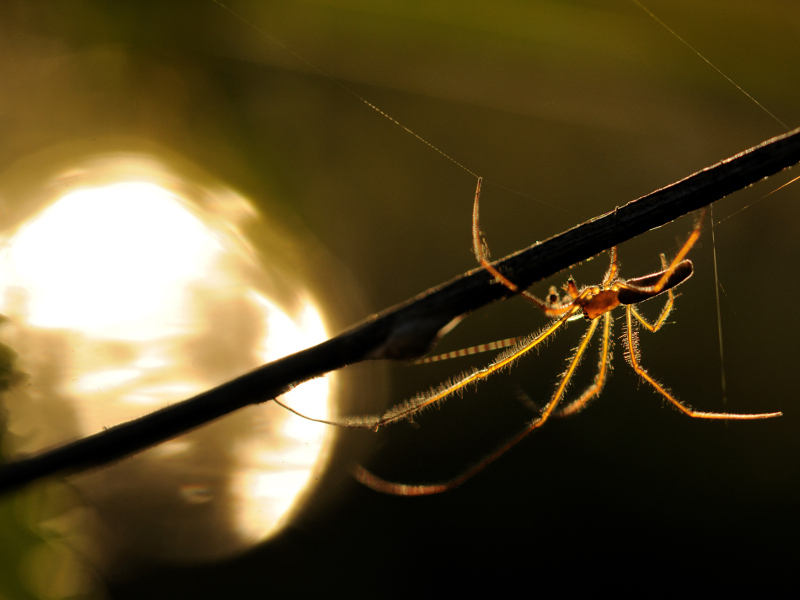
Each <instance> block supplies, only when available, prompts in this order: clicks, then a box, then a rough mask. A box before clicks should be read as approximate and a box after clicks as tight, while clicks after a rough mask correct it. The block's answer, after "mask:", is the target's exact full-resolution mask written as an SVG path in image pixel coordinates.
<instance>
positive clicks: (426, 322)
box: [0, 129, 800, 492]
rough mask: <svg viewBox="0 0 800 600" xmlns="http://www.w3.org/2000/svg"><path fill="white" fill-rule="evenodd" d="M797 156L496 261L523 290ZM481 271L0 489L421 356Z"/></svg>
mask: <svg viewBox="0 0 800 600" xmlns="http://www.w3.org/2000/svg"><path fill="white" fill-rule="evenodd" d="M798 161H800V129H798V130H795V131H793V132H791V133H788V134H786V135H782V136H779V137H776V138H773V139H771V140H769V141H767V142H764V143H762V144H760V145H759V146H756V147H754V148H751V149H749V150H746V151H745V152H742V153H740V154H737V155H736V156H734V157H732V158H729V159H727V160H724V161H722V162H720V163H718V164H716V165H714V166H713V167H709V168H707V169H704V170H703V171H700V172H699V173H695V174H694V175H691V176H690V177H687V178H686V179H683V180H682V181H679V182H677V183H674V184H672V185H670V186H668V187H665V188H663V189H661V190H658V191H655V192H653V193H651V194H648V195H647V196H644V197H643V198H639V199H638V200H634V201H632V202H629V203H628V204H626V205H625V206H623V207H621V208H617V209H616V210H614V211H612V212H610V213H607V214H605V215H602V216H600V217H596V218H594V219H591V220H589V221H587V222H585V223H582V224H581V225H578V226H576V227H574V228H572V229H570V230H569V231H565V232H564V233H562V234H559V235H557V236H554V237H552V238H550V239H548V240H546V241H544V242H540V243H538V244H536V245H534V246H531V247H529V248H526V249H525V250H521V251H519V252H516V253H514V254H512V255H510V256H508V257H506V258H504V259H502V260H500V261H497V262H496V263H494V264H495V266H496V267H497V268H498V269H499V270H500V271H502V272H503V273H504V274H505V275H506V276H507V277H508V278H509V279H511V280H513V281H514V282H516V283H517V285H518V286H519V287H520V288H521V289H525V288H526V287H528V286H529V285H531V284H532V283H534V282H536V281H540V280H541V279H544V278H545V277H548V276H550V275H553V274H555V273H557V272H558V271H561V270H562V269H565V268H567V267H569V266H570V265H573V264H575V263H578V262H580V261H582V260H586V259H588V258H590V257H592V256H595V255H596V254H599V253H600V252H603V251H604V250H607V249H608V248H611V247H612V246H615V245H617V244H620V243H622V242H624V241H626V240H629V239H631V238H633V237H635V236H637V235H640V234H642V233H644V232H646V231H649V230H650V229H653V228H654V227H659V226H661V225H664V224H666V223H668V222H670V221H672V220H674V219H676V218H678V217H680V216H681V215H684V214H686V213H688V212H690V211H692V210H695V209H698V208H701V207H703V206H706V205H708V204H710V203H712V202H714V201H716V200H719V199H720V198H723V197H724V196H726V195H728V194H730V193H732V192H735V191H737V190H740V189H742V188H744V187H746V186H748V185H751V184H753V183H755V182H757V181H759V180H760V179H763V178H764V177H768V176H770V175H773V174H775V173H777V172H778V171H781V170H782V169H785V168H786V167H789V166H791V165H794V164H796V163H797V162H798ZM510 295H511V292H510V291H509V290H508V289H507V288H506V287H505V286H502V285H497V284H495V282H494V279H493V277H492V276H491V275H490V274H489V273H488V272H487V271H486V270H484V269H475V270H473V271H470V272H468V273H465V274H463V275H461V276H459V277H457V278H455V279H454V280H452V281H450V282H448V283H445V284H444V285H441V286H438V287H436V288H432V289H430V290H428V291H426V292H424V293H422V294H420V295H419V296H417V297H416V298H413V299H411V300H409V301H407V302H404V303H403V304H400V305H398V306H395V307H393V308H390V309H388V310H386V311H384V312H382V313H380V314H378V315H374V316H372V317H370V318H368V319H367V320H366V321H364V322H363V323H361V324H359V325H356V326H355V327H353V328H352V329H350V330H348V331H345V332H344V333H342V334H340V335H337V336H336V337H334V338H331V339H329V340H327V341H326V342H323V343H321V344H318V345H317V346H314V347H312V348H308V349H307V350H303V351H301V352H297V353H295V354H292V355H290V356H286V357H284V358H281V359H280V360H276V361H274V362H272V363H269V364H266V365H264V366H262V367H259V368H258V369H255V370H254V371H251V372H249V373H247V374H245V375H242V376H241V377H237V378H236V379H234V380H232V381H229V382H227V383H224V384H222V385H220V386H218V387H215V388H213V389H210V390H208V391H206V392H203V393H202V394H199V395H197V396H195V397H193V398H190V399H188V400H185V401H183V402H180V403H177V404H172V405H170V406H167V407H165V408H162V409H160V410H157V411H155V412H153V413H151V414H149V415H147V416H144V417H141V418H139V419H135V420H133V421H128V422H126V423H121V424H119V425H116V426H114V427H111V428H109V429H107V430H104V431H102V432H100V433H96V434H94V435H90V436H88V437H85V438H83V439H80V440H77V441H75V442H71V443H69V444H66V445H64V446H61V447H59V448H56V449H53V450H49V451H44V452H42V453H40V454H38V455H36V456H32V457H29V458H25V459H21V460H18V461H16V462H13V463H10V464H7V465H4V466H2V467H0V492H4V491H9V490H12V489H15V488H17V487H20V486H22V485H24V484H26V483H30V482H32V481H35V480H37V479H39V478H42V477H47V476H50V475H54V474H59V475H67V474H70V473H75V472H78V471H82V470H85V469H89V468H92V467H97V466H100V465H104V464H108V463H110V462H113V461H115V460H118V459H120V458H123V457H125V456H128V455H130V454H133V453H136V452H139V451H141V450H144V449H146V448H148V447H150V446H153V445H156V444H158V443H161V442H164V441H166V440H169V439H171V438H173V437H175V436H177V435H180V434H182V433H186V432H187V431H190V430H192V429H194V428H196V427H199V426H200V425H203V424H205V423H208V422H210V421H213V420H214V419H217V418H219V417H221V416H224V415H226V414H228V413H231V412H233V411H235V410H238V409H239V408H242V407H244V406H248V405H250V404H258V403H260V402H265V401H267V400H271V399H273V398H275V397H277V396H279V395H280V394H282V393H284V392H286V391H287V390H288V389H290V388H291V387H293V386H294V385H297V384H299V383H301V382H303V381H306V380H308V379H311V378H314V377H319V376H321V375H324V374H325V373H328V372H330V371H334V370H336V369H340V368H342V367H344V366H346V365H349V364H353V363H356V362H360V361H363V360H373V359H400V360H404V359H412V358H416V357H418V356H421V355H422V354H424V353H425V352H426V351H427V350H428V349H429V347H430V346H431V344H432V343H433V342H434V341H435V340H436V338H437V336H438V334H439V332H440V331H441V330H442V329H443V328H445V327H446V326H447V325H448V324H450V323H451V322H452V321H453V320H454V319H458V318H460V317H463V316H464V315H466V314H467V313H469V312H471V311H474V310H476V309H478V308H480V307H482V306H484V305H486V304H488V303H490V302H493V301H495V300H499V299H502V298H505V297H507V296H510Z"/></svg>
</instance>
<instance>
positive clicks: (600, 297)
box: [277, 178, 782, 496]
mask: <svg viewBox="0 0 800 600" xmlns="http://www.w3.org/2000/svg"><path fill="white" fill-rule="evenodd" d="M481 182H482V179H481V178H478V184H477V187H476V190H475V202H474V206H473V213H472V238H473V251H474V253H475V258H476V259H477V260H478V263H479V264H480V265H481V266H482V267H483V268H484V269H486V270H487V271H488V272H489V273H490V274H491V275H492V276H493V277H494V278H495V280H496V281H497V282H498V283H499V284H501V285H504V286H506V287H507V288H509V289H510V290H511V291H512V292H514V293H519V294H521V295H522V296H524V297H525V298H526V299H527V300H529V301H530V302H531V303H533V304H534V306H536V307H537V308H539V309H540V310H542V312H544V314H545V315H546V316H548V317H551V318H552V319H553V320H552V322H551V323H550V324H548V325H547V326H545V327H544V328H543V329H542V330H541V331H539V332H538V333H535V334H533V335H531V336H529V337H527V338H524V339H523V340H522V341H521V342H519V343H518V344H517V345H516V346H514V347H513V348H511V349H509V350H507V351H506V352H504V353H503V354H501V355H499V356H498V357H497V358H495V359H494V360H493V361H492V362H491V363H489V364H488V365H487V366H485V367H483V368H481V369H476V370H474V371H471V372H467V373H464V374H462V375H461V376H459V377H457V378H456V379H454V380H452V381H449V382H447V383H444V384H442V385H441V386H439V387H438V388H433V389H432V390H430V391H429V392H427V393H424V394H419V395H418V396H416V397H415V398H412V399H411V400H407V401H406V402H404V403H402V404H399V405H397V406H395V407H393V408H390V409H389V410H388V411H387V412H385V413H384V414H383V415H375V416H365V417H351V418H346V419H344V420H342V421H325V420H318V419H311V420H315V421H318V422H321V423H327V424H330V425H337V426H342V427H351V428H363V429H377V428H378V427H381V426H383V425H387V424H389V423H393V422H395V421H400V420H403V419H411V418H412V417H413V416H414V415H415V414H416V413H417V412H419V411H421V410H422V409H424V408H426V407H428V406H431V405H432V404H434V403H436V402H439V401H442V400H444V399H446V398H448V397H449V396H451V395H453V394H455V393H457V392H460V391H462V390H463V389H464V388H465V387H466V386H468V385H469V384H471V383H475V382H478V381H480V380H482V379H485V378H487V377H489V376H490V375H492V374H493V373H496V372H498V371H500V370H502V369H503V368H505V367H508V366H510V365H512V364H513V363H514V362H515V361H516V360H518V359H519V358H520V357H522V356H523V355H525V354H527V353H528V352H530V351H531V350H533V349H534V348H537V347H538V346H539V345H540V344H541V343H542V342H544V341H545V340H547V339H548V338H549V337H550V336H551V335H553V334H554V333H555V332H556V331H558V330H559V329H560V328H561V327H562V326H563V325H565V324H566V323H567V322H568V321H571V320H574V319H575V318H578V317H580V316H581V315H582V316H583V317H584V319H585V320H586V321H588V322H589V326H588V328H587V330H586V332H585V333H584V334H583V337H582V338H581V341H580V343H579V344H578V347H577V348H576V349H575V351H574V353H573V355H572V358H571V359H570V361H569V366H568V367H567V369H566V371H565V372H564V374H563V375H562V376H561V380H560V381H559V383H558V385H557V386H556V390H555V392H554V393H553V395H552V396H551V398H550V400H549V401H548V402H547V404H545V406H544V407H543V408H542V409H541V411H540V413H539V415H538V416H537V417H536V418H535V419H533V420H532V421H530V422H529V423H527V425H526V426H525V428H524V429H522V430H521V431H520V432H519V433H517V434H516V435H515V436H513V437H512V438H511V439H509V440H508V441H506V442H505V443H504V444H502V445H501V446H500V447H499V448H497V449H496V450H494V451H493V452H492V453H490V454H489V455H487V456H485V457H484V458H482V459H481V460H480V461H478V462H477V463H476V464H474V465H473V466H471V467H469V468H468V469H467V470H466V471H464V472H462V473H461V474H460V475H457V476H456V477H454V478H452V479H450V480H448V481H444V482H441V483H435V484H421V485H409V484H403V483H394V482H390V481H387V480H385V479H382V478H380V477H378V476H377V475H374V474H373V473H371V472H370V471H368V470H366V469H364V468H363V467H361V466H357V467H355V477H356V479H358V480H359V481H360V482H361V483H363V484H365V485H367V486H368V487H370V488H372V489H374V490H376V491H379V492H383V493H387V494H394V495H400V496H420V495H428V494H436V493H440V492H445V491H447V490H450V489H453V488H455V487H456V486H458V485H460V484H462V483H463V482H465V481H466V480H468V479H470V478H471V477H473V476H474V475H476V474H477V473H478V472H480V471H481V470H483V469H484V468H485V467H486V466H488V465H489V464H490V463H492V462H493V461H494V460H495V459H497V458H498V457H499V456H501V455H502V454H504V453H505V452H507V451H508V450H509V449H511V448H512V447H513V446H515V445H516V444H518V443H519V442H520V441H521V440H522V439H523V438H525V437H526V436H527V435H528V434H530V433H531V432H532V431H534V430H535V429H538V428H539V427H541V426H542V425H544V423H545V422H546V421H547V420H548V419H549V418H550V417H551V416H553V415H554V414H558V415H559V416H566V415H570V414H573V413H576V412H578V411H579V410H581V409H582V408H584V407H585V406H586V404H587V403H588V402H589V401H590V400H592V399H593V398H596V397H597V396H598V395H599V394H600V392H601V391H602V389H603V385H604V384H605V382H606V379H607V378H608V371H609V359H610V350H611V339H612V338H611V331H612V325H613V317H612V316H611V311H612V310H613V309H615V308H617V307H618V306H625V325H626V329H625V334H624V336H623V341H624V345H625V358H626V360H627V362H628V363H629V364H630V365H631V367H632V368H633V370H634V371H636V373H637V374H638V375H639V377H641V378H642V379H643V380H644V381H646V382H647V383H648V384H649V385H651V386H652V387H653V388H654V389H655V390H656V392H658V393H659V394H661V396H662V397H663V398H665V399H666V400H667V401H668V402H669V403H671V404H672V405H673V406H674V407H675V408H677V409H678V410H679V411H681V412H682V413H684V414H685V415H687V416H689V417H693V418H697V419H717V420H753V419H769V418H772V417H779V416H781V415H782V413H781V412H770V413H755V414H739V413H717V412H702V411H696V410H694V409H692V408H690V407H689V406H687V405H686V404H684V403H682V402H681V401H680V400H678V399H677V398H675V397H674V396H673V395H672V394H671V393H670V392H669V390H667V388H665V387H664V386H663V385H661V384H660V383H658V382H657V381H656V380H655V379H654V378H653V377H652V376H651V375H650V374H649V373H648V372H647V371H646V370H645V369H644V368H643V367H642V365H641V363H640V356H639V347H638V336H637V330H636V326H637V325H636V322H638V323H639V324H641V325H642V326H643V327H644V328H645V329H647V330H648V331H652V332H656V331H658V330H659V329H661V327H662V326H663V325H664V323H665V322H666V319H667V317H668V316H669V314H670V311H671V310H672V306H673V303H674V301H675V297H674V294H673V289H674V288H675V287H676V286H678V285H679V284H680V283H683V282H684V281H686V280H687V279H688V278H689V277H691V276H692V273H693V266H692V262H691V261H690V260H688V259H686V255H687V254H688V253H689V251H690V250H691V249H692V247H693V246H694V244H695V243H696V242H697V240H698V239H699V237H700V233H701V230H702V222H703V218H704V217H705V214H706V210H707V209H704V210H703V212H702V214H701V216H700V218H699V219H698V220H697V223H696V224H695V227H694V229H693V230H692V233H691V234H690V235H689V238H688V239H687V240H686V242H685V243H684V244H683V246H682V247H681V249H680V250H679V251H678V254H677V255H676V256H675V258H673V259H672V261H671V262H667V260H666V258H665V256H664V255H663V254H662V255H661V265H662V270H661V271H657V272H655V273H651V274H649V275H644V276H642V277H637V278H634V279H627V280H625V279H622V278H620V277H619V263H618V260H617V248H616V246H614V247H613V248H611V250H610V255H611V263H610V266H609V268H608V270H607V271H606V274H605V276H604V277H603V281H602V283H600V284H599V285H592V286H587V287H584V288H581V289H579V288H578V286H577V285H576V283H575V281H574V280H573V279H572V277H570V278H569V279H568V280H567V283H566V285H565V286H564V289H565V291H566V294H565V295H564V297H563V298H561V297H559V294H558V292H557V290H556V289H555V287H551V288H550V291H549V293H548V296H547V300H541V299H539V298H537V297H536V296H534V295H533V294H531V293H529V292H527V291H524V290H520V289H519V288H518V287H517V285H516V284H514V283H513V282H512V281H510V280H509V279H508V278H507V277H506V276H505V275H503V274H502V273H500V271H498V270H497V269H496V268H495V267H494V266H493V265H492V264H491V263H490V262H489V260H488V258H487V257H488V248H487V245H486V242H485V240H484V238H483V235H482V234H481V231H480V226H479V214H478V206H479V200H480V192H481ZM665 292H666V293H667V301H666V303H665V304H664V307H663V308H662V309H661V313H660V314H659V316H658V318H657V319H656V320H655V322H653V323H651V322H650V321H648V320H647V319H646V318H645V317H643V316H642V315H641V314H640V313H639V311H638V310H636V306H635V305H636V304H638V303H639V302H643V301H644V300H648V299H650V298H653V297H654V296H658V295H660V294H663V293H665ZM601 321H602V330H603V332H602V340H601V344H600V359H599V363H598V370H597V374H596V375H595V377H594V380H593V381H592V383H591V384H590V385H589V387H588V388H587V389H586V390H585V391H584V392H583V393H582V394H581V395H580V396H579V397H578V398H576V399H575V400H573V401H571V402H570V403H568V404H566V405H565V406H563V407H562V408H560V410H558V411H557V410H556V409H557V408H558V407H559V406H560V405H561V404H562V401H563V399H564V394H565V391H566V389H567V386H568V385H569V382H570V380H571V379H572V376H573V375H574V373H575V371H576V369H577V368H578V364H579V363H580V361H581V359H582V358H583V355H584V354H585V352H586V348H587V347H588V346H589V343H590V342H591V340H592V338H593V337H594V335H595V333H596V331H597V328H598V327H599V326H600V322H601ZM454 354H460V353H454ZM277 402H278V403H279V404H281V406H283V407H284V408H287V409H288V410H290V411H292V412H295V414H298V415H300V413H297V411H294V410H293V409H292V408H290V407H288V406H286V405H284V404H282V403H280V402H279V401H277ZM300 416H304V415H300ZM305 418H308V417H305Z"/></svg>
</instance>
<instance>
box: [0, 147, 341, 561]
mask: <svg viewBox="0 0 800 600" xmlns="http://www.w3.org/2000/svg"><path fill="white" fill-rule="evenodd" d="M65 182H66V183H68V185H65ZM46 187H47V189H48V190H51V191H54V192H53V193H49V192H48V193H47V194H44V195H45V196H47V195H48V194H49V195H50V196H52V197H51V198H50V199H48V200H47V201H45V202H42V203H41V206H40V207H39V208H38V209H37V210H35V211H32V214H31V215H30V216H29V217H27V218H26V219H25V220H24V222H22V223H20V224H18V225H17V226H16V227H15V228H14V229H13V230H12V231H11V232H9V233H8V234H7V235H6V236H5V238H4V239H3V243H2V248H0V282H2V286H1V287H0V313H2V314H3V316H4V317H5V318H6V321H4V322H3V324H2V329H0V335H1V336H2V343H3V344H5V346H6V348H7V349H9V350H10V351H12V352H13V353H16V359H15V362H14V366H13V372H12V373H10V374H7V375H8V378H9V379H8V380H9V381H10V382H11V384H10V388H9V389H8V390H7V391H6V392H5V393H4V395H3V401H4V404H5V407H6V409H7V411H8V414H9V420H8V433H7V435H6V436H5V438H4V445H5V448H4V450H5V451H6V453H7V454H8V455H11V456H13V455H16V454H19V453H28V452H35V451H39V450H41V449H43V448H46V447H50V446H53V445H56V444H59V443H63V442H65V441H68V440H71V439H76V438H79V437H82V436H85V435H89V434H92V433H96V432H98V431H100V430H102V429H103V428H105V427H108V426H111V425H114V424H116V423H120V422H122V421H126V420H129V419H132V418H135V417H137V416H140V415H142V414H145V413H147V412H149V411H152V410H154V409H156V408H158V407H161V406H164V405H166V404H168V403H172V402H177V401H180V400H182V399H185V398H187V397H189V396H191V395H194V394H197V393H199V392H202V391H204V390H206V389H208V388H210V387H212V386H215V385H217V384H220V383H223V382H224V381H227V380H229V379H231V378H233V377H236V376H237V375H240V374H242V373H244V372H246V371H248V370H251V369H253V368H255V367H257V366H259V365H260V364H263V363H264V362H267V361H270V360H274V359H276V358H278V357H280V356H284V355H286V354H289V353H291V352H295V351H297V350H300V349H302V348H304V347H308V346H310V345H313V344H315V343H318V342H320V341H322V340H324V339H326V337H327V333H326V329H325V324H324V322H323V317H322V315H321V310H320V308H319V307H318V306H317V304H316V302H315V301H314V300H313V299H312V298H311V296H310V294H309V293H308V292H306V291H305V290H304V286H303V282H302V281H297V280H292V279H291V277H290V276H289V275H287V272H288V273H290V274H291V270H290V269H289V268H288V267H287V265H286V264H282V262H283V263H285V261H286V258H287V257H286V256H278V257H272V256H270V257H264V258H263V259H259V258H256V257H257V256H258V253H257V252H255V250H254V249H253V246H252V244H251V243H250V241H249V240H248V239H247V238H246V237H245V235H244V233H243V231H244V225H245V222H247V224H248V226H250V227H251V229H252V222H253V218H254V215H255V210H254V209H253V207H252V205H251V204H250V203H249V202H248V201H247V200H245V199H244V198H242V197H240V196H238V195H237V194H235V193H234V192H232V191H231V190H227V189H224V188H221V187H219V188H215V189H211V188H209V187H205V186H203V185H201V184H198V183H197V182H193V181H187V180H186V179H185V177H183V176H181V175H177V174H176V173H174V172H172V171H170V169H169V168H168V167H166V166H163V165H162V164H161V163H159V161H157V160H155V159H154V158H152V157H147V156H141V155H119V154H117V155H114V156H113V157H112V156H106V157H94V158H93V159H91V160H88V161H86V162H85V163H84V164H82V165H80V166H79V167H76V168H74V169H71V170H69V172H68V173H67V174H62V175H60V176H58V177H55V178H53V180H52V181H50V182H48V183H47V184H46ZM64 190H66V192H64ZM55 191H58V192H59V193H55ZM257 230H258V229H257ZM260 231H262V233H265V234H266V235H270V234H271V233H272V232H271V231H269V230H268V225H266V224H263V225H262V229H261V230H260ZM275 235H276V237H279V236H278V235H277V233H276V234H275ZM287 251H288V249H287ZM266 261H270V262H266ZM331 390H332V379H331V378H325V379H316V380H314V381H311V382H308V383H306V384H303V385H301V386H298V387H297V388H295V389H294V390H293V391H292V392H290V393H289V394H287V395H286V396H287V398H288V401H290V402H292V403H293V405H294V406H296V407H298V408H301V409H302V410H306V411H308V412H310V413H313V414H316V415H328V413H329V403H330V402H331ZM329 431H330V428H326V427H325V426H321V425H319V424H316V423H311V422H309V421H306V420H303V419H299V418H297V417H295V416H293V415H290V414H288V413H287V412H286V411H285V410H283V409H282V408H280V407H278V406H276V405H273V404H272V403H264V404H261V405H258V406H255V407H248V408H247V409H243V410H241V411H238V412H237V413H235V414H233V415H231V416H229V417H227V418H224V419H220V420H218V421H217V422H215V423H213V424H211V425H208V426H206V427H202V428H200V429H199V430H196V431H194V432H192V433H190V434H187V435H184V436H181V437H179V438H177V439H174V440H171V441H169V442H166V443H164V444H161V445H160V446H157V447H155V448H152V449H150V450H148V451H145V452H143V453H141V454H139V455H137V456H135V457H132V458H129V459H126V460H124V461H121V462H120V463H118V464H116V465H114V466H112V467H108V468H104V469H100V470H98V471H96V472H92V473H90V474H87V475H81V476H78V477H75V478H73V479H72V480H71V484H72V485H74V486H75V488H77V490H78V492H79V494H80V496H81V497H82V498H84V499H85V502H86V507H88V510H90V511H92V513H93V518H92V519H90V521H91V523H92V525H91V526H90V527H88V529H87V530H85V531H82V532H81V534H82V535H83V536H84V538H85V540H84V543H83V545H84V546H85V548H84V551H85V552H86V553H87V554H88V555H89V556H92V557H93V558H94V563H95V565H96V566H97V567H98V568H100V570H101V571H103V570H105V569H108V570H115V569H116V570H119V569H120V566H119V565H120V564H121V563H123V562H124V563H126V564H127V565H130V564H134V563H136V562H137V561H145V562H152V561H164V560H167V561H179V562H185V561H197V560H210V559H217V558H220V557H224V556H228V555H230V554H233V553H236V552H240V551H243V550H245V549H247V548H249V547H252V545H253V544H255V543H257V542H259V541H261V540H263V539H265V538H267V537H269V536H270V535H272V534H274V533H275V532H276V531H278V530H279V529H280V527H281V526H282V525H283V524H284V523H286V522H287V519H288V517H289V515H291V514H292V512H293V511H295V510H297V509H298V506H299V504H300V500H299V499H300V498H302V497H303V496H304V494H305V493H306V492H307V491H308V489H309V488H310V487H312V486H311V484H312V483H313V482H314V481H315V479H318V477H319V475H320V473H321V472H322V470H323V469H324V466H325V464H326V461H327V449H328V447H329V445H330V440H329V437H330V436H329V435H328V433H329ZM86 507H84V508H86ZM83 524H84V525H85V524H86V519H83ZM72 533H73V534H74V531H73V532H72ZM39 562H41V560H39ZM37 564H38V562H37Z"/></svg>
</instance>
